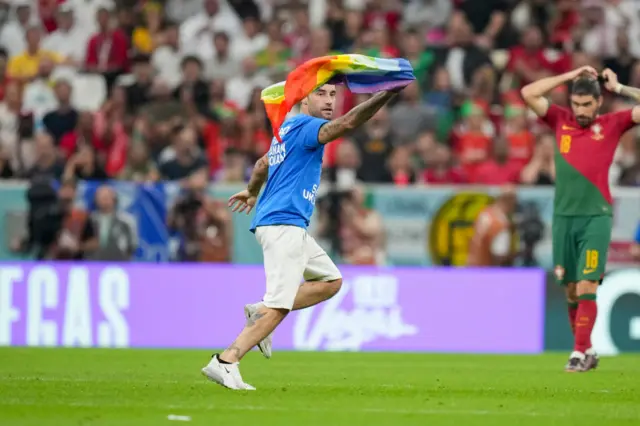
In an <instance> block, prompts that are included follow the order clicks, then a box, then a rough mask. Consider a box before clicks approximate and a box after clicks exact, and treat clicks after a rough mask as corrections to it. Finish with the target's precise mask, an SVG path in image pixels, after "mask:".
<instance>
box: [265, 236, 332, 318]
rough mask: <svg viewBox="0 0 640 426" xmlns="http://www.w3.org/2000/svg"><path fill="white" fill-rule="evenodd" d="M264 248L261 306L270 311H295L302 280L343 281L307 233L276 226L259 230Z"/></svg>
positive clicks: (326, 256) (330, 261)
mask: <svg viewBox="0 0 640 426" xmlns="http://www.w3.org/2000/svg"><path fill="white" fill-rule="evenodd" d="M256 238H257V240H258V242H259V243H260V245H261V246H262V253H263V255H264V271H265V275H266V278H267V291H266V293H265V295H264V299H263V301H262V303H264V305H265V306H267V307H268V308H279V309H289V310H291V308H293V301H294V300H295V298H296V294H297V293H298V288H299V287H300V284H301V279H302V278H304V280H305V281H334V280H337V279H339V278H342V275H340V271H339V270H338V267H337V266H336V265H335V264H334V263H333V261H332V260H331V258H330V257H329V256H328V255H327V253H325V251H324V250H322V247H320V246H319V245H318V243H317V242H316V240H314V239H313V237H312V236H311V235H309V234H308V233H307V230H306V229H303V228H300V227H297V226H287V225H273V226H260V227H258V228H257V229H256Z"/></svg>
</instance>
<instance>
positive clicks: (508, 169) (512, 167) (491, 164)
mask: <svg viewBox="0 0 640 426" xmlns="http://www.w3.org/2000/svg"><path fill="white" fill-rule="evenodd" d="M509 156H510V155H509V145H508V143H507V142H506V141H504V140H498V141H496V143H495V144H494V145H493V156H492V157H491V158H488V159H487V160H485V161H483V162H482V163H480V164H478V166H477V167H476V168H475V170H474V173H473V174H472V175H470V176H469V179H470V182H471V183H476V184H480V185H505V184H509V183H511V184H515V183H518V181H519V177H520V176H519V175H520V169H521V167H520V164H519V163H517V162H514V161H513V160H509Z"/></svg>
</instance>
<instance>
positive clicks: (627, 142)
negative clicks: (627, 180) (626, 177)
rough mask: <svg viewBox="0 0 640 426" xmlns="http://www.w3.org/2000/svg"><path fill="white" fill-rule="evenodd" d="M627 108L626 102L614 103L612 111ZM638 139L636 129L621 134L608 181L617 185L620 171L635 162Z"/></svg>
mask: <svg viewBox="0 0 640 426" xmlns="http://www.w3.org/2000/svg"><path fill="white" fill-rule="evenodd" d="M626 108H628V105H627V104H626V103H622V104H618V103H615V104H614V106H613V111H620V110H621V109H626ZM637 139H638V133H637V129H631V130H629V131H628V132H626V133H625V134H623V135H622V137H621V138H620V141H619V143H618V146H617V148H616V151H615V153H614V156H613V164H612V165H611V168H610V169H609V183H610V184H611V185H618V184H619V183H620V176H621V175H622V172H623V171H624V170H626V169H628V168H630V167H632V166H633V165H634V164H635V163H636V160H637V158H636V141H637Z"/></svg>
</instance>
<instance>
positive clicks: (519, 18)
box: [511, 0, 554, 38]
mask: <svg viewBox="0 0 640 426" xmlns="http://www.w3.org/2000/svg"><path fill="white" fill-rule="evenodd" d="M553 13H554V11H553V5H552V3H551V2H549V1H547V0H523V1H520V2H518V3H517V5H516V6H515V8H514V9H513V11H512V12H511V25H512V26H513V27H514V28H515V29H517V30H518V31H524V30H525V29H526V28H527V27H530V26H536V27H538V28H540V29H541V30H542V31H543V34H544V36H545V38H547V37H548V36H549V31H548V27H549V25H548V24H549V22H550V20H551V17H552V15H553Z"/></svg>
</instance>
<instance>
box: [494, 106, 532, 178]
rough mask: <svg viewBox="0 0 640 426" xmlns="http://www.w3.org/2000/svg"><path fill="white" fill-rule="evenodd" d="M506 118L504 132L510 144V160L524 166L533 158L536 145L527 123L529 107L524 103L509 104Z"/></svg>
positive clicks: (506, 109) (505, 114)
mask: <svg viewBox="0 0 640 426" xmlns="http://www.w3.org/2000/svg"><path fill="white" fill-rule="evenodd" d="M504 119H505V121H504V126H503V129H502V134H503V135H504V136H505V138H506V141H507V144H508V149H509V160H510V161H512V162H513V163H514V164H515V165H517V166H518V167H520V168H522V167H524V166H525V165H526V164H527V163H528V162H529V160H531V156H532V155H533V148H534V145H535V138H534V136H533V134H532V133H531V132H530V131H529V127H528V123H527V109H526V108H525V106H524V105H522V104H511V105H507V106H506V107H505V109H504Z"/></svg>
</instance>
